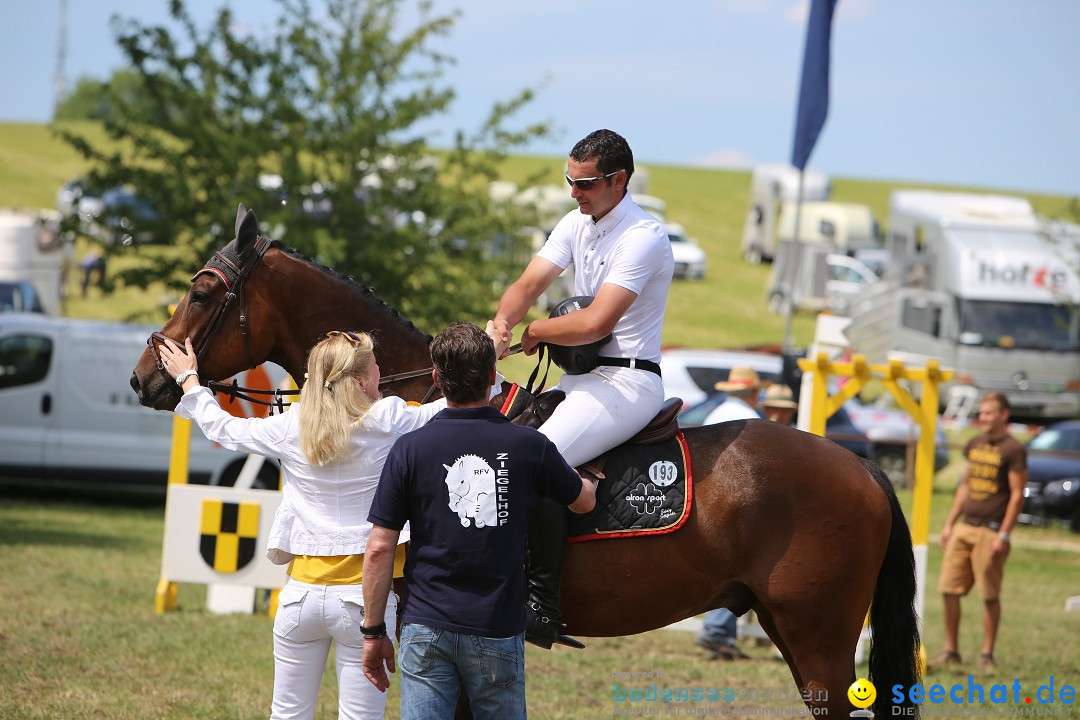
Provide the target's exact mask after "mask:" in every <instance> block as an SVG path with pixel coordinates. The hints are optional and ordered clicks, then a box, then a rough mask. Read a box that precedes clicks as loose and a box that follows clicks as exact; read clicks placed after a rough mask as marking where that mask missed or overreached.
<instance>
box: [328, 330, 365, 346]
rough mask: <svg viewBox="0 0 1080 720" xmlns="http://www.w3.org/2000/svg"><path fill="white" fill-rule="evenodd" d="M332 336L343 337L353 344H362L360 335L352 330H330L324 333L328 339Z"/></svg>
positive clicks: (362, 339) (362, 340)
mask: <svg viewBox="0 0 1080 720" xmlns="http://www.w3.org/2000/svg"><path fill="white" fill-rule="evenodd" d="M332 337H343V338H345V339H346V340H348V341H349V342H350V343H352V344H353V345H363V344H364V338H362V337H360V335H358V334H356V333H354V332H350V331H349V330H331V331H330V332H328V333H326V338H327V339H328V340H329V339H330V338H332Z"/></svg>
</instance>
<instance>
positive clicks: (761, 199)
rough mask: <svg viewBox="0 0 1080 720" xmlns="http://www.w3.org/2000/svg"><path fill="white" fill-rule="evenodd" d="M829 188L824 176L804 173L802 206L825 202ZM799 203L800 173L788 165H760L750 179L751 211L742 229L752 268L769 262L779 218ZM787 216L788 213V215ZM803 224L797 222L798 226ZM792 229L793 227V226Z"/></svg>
mask: <svg viewBox="0 0 1080 720" xmlns="http://www.w3.org/2000/svg"><path fill="white" fill-rule="evenodd" d="M831 192H832V184H831V183H830V182H829V178H828V176H827V175H825V174H824V173H820V172H818V171H816V170H810V169H807V170H806V171H805V172H804V173H803V178H802V199H803V202H804V203H805V202H809V201H823V200H828V199H829V195H830V193H831ZM798 199H799V171H798V169H797V168H794V167H792V166H791V165H759V166H758V167H756V168H754V173H753V176H752V177H751V179H750V209H749V211H748V212H747V214H746V224H745V226H744V227H743V237H742V251H743V258H744V259H745V260H746V261H747V262H748V263H751V264H753V265H756V264H758V263H760V262H762V261H763V260H772V259H773V257H775V256H776V254H777V252H778V248H779V235H780V233H779V229H780V216H781V214H782V212H783V211H784V210H785V207H786V206H787V205H791V206H792V207H794V203H795V202H796V201H797V200H798ZM788 212H790V211H788ZM801 224H802V221H801V220H800V225H801ZM792 226H793V227H794V223H793V225H792Z"/></svg>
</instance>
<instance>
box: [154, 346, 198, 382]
mask: <svg viewBox="0 0 1080 720" xmlns="http://www.w3.org/2000/svg"><path fill="white" fill-rule="evenodd" d="M184 347H185V348H186V349H187V354H186V355H185V354H184V352H183V350H181V349H180V348H179V347H178V346H177V345H176V343H174V342H173V341H172V340H170V339H169V338H165V342H164V343H163V344H162V345H161V346H160V347H159V348H158V352H159V353H160V355H161V363H162V365H164V366H165V371H166V372H167V373H169V375H171V376H172V377H173V378H175V377H176V376H177V375H179V374H180V373H182V372H184V371H185V370H194V371H195V372H198V371H199V361H198V360H196V358H195V349H194V348H192V347H191V338H185V339H184Z"/></svg>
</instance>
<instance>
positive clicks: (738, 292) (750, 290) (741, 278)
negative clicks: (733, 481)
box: [0, 123, 1068, 347]
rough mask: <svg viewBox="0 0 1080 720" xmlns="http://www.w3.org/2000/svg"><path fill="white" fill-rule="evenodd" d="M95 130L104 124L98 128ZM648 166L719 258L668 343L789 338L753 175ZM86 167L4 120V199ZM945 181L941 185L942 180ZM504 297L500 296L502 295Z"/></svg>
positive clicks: (110, 305) (691, 295) (686, 288)
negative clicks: (749, 251) (747, 229)
mask: <svg viewBox="0 0 1080 720" xmlns="http://www.w3.org/2000/svg"><path fill="white" fill-rule="evenodd" d="M90 129H91V131H98V132H100V130H98V129H97V128H90ZM645 165H646V167H647V168H648V170H649V173H650V184H649V193H650V194H652V195H656V196H658V197H661V198H663V199H664V200H665V201H666V202H667V206H668V216H669V217H670V218H671V219H672V220H674V221H676V222H679V223H681V224H683V225H684V226H685V227H686V229H687V231H688V232H689V234H690V235H691V236H693V237H695V238H697V240H698V242H699V244H700V245H701V246H702V248H704V250H705V252H706V253H707V255H708V259H709V268H708V271H707V273H706V277H705V279H704V281H700V282H696V281H695V282H686V281H676V282H675V284H674V285H673V287H672V291H671V297H670V300H669V303H668V313H667V319H666V322H665V327H664V342H665V343H666V344H671V345H687V346H695V347H739V346H746V345H756V344H767V343H779V342H781V341H782V340H783V328H784V319H783V318H782V317H781V316H777V315H772V314H770V313H769V311H768V309H767V306H766V298H765V283H766V281H767V278H768V274H769V267H768V266H767V265H761V266H749V265H747V264H746V263H744V262H743V261H742V259H741V252H740V242H741V238H742V228H743V222H744V220H745V217H746V211H747V206H748V203H749V188H750V174H749V173H748V172H733V171H723V170H709V169H702V168H686V167H669V166H662V165H651V164H645ZM563 168H564V158H541V157H515V158H512V159H510V160H509V161H508V162H507V164H506V167H505V171H504V176H505V178H506V179H508V180H513V181H516V182H521V181H523V180H524V179H525V178H526V177H527V176H528V175H529V174H531V173H535V172H537V171H542V172H543V173H544V177H545V178H547V179H548V182H552V183H561V182H562V179H561V178H562V173H563ZM84 169H85V164H84V162H83V161H82V159H81V158H79V157H78V156H77V155H76V154H75V152H74V151H73V150H72V149H71V148H70V147H68V146H67V145H65V144H63V143H62V142H60V141H59V140H57V139H55V137H54V136H53V135H52V133H51V131H50V130H49V128H48V127H46V126H43V125H29V124H10V123H9V124H3V123H0V207H23V208H39V207H52V206H53V205H54V203H55V198H56V191H57V189H58V188H59V187H60V186H61V185H62V184H63V183H64V182H66V181H67V180H68V179H70V178H72V177H74V176H76V175H78V174H79V173H80V172H82V171H83V170H84ZM833 187H834V190H833V197H834V199H835V200H837V201H840V202H854V203H862V204H865V205H868V206H870V208H872V209H873V211H874V214H875V215H876V216H877V217H878V219H879V221H881V222H883V223H884V222H885V220H886V219H887V217H888V202H889V193H890V192H891V191H892V190H894V189H897V188H901V187H929V188H933V187H935V186H931V185H913V184H910V183H908V184H902V183H891V182H885V181H867V180H854V179H845V178H834V179H833ZM937 187H938V188H939V189H940V187H941V186H937ZM949 189H953V190H957V189H966V188H949ZM1026 197H1028V199H1029V200H1030V201H1031V202H1032V204H1033V205H1034V206H1035V208H1036V210H1038V211H1039V212H1041V213H1044V214H1047V215H1061V214H1063V213H1064V211H1065V209H1066V207H1067V203H1068V199H1067V198H1063V197H1053V196H1043V195H1027V196H1026ZM238 200H242V198H238ZM256 210H258V208H256ZM222 212H223V217H225V216H227V215H228V211H227V209H223V211H222ZM79 250H80V251H81V252H77V255H78V256H81V254H82V252H85V248H80V249H79ZM73 295H76V294H74V293H73ZM167 297H168V294H167V293H166V292H165V291H164V290H163V289H151V290H148V291H143V290H137V289H132V288H124V289H121V290H120V291H119V292H118V293H117V294H115V295H114V296H112V297H109V298H101V297H99V296H97V295H95V294H94V293H91V297H89V298H88V299H86V300H83V299H82V298H79V297H75V296H73V297H72V298H70V299H69V301H68V303H67V307H66V309H65V312H66V314H68V315H73V316H77V317H100V318H105V319H116V320H124V319H131V318H140V319H145V320H155V319H157V318H159V317H161V313H162V312H163V311H162V309H161V307H162V301H163V300H165V299H167ZM497 300H498V298H497V297H494V296H493V297H492V302H493V303H495V302H496V301H497ZM470 319H473V320H480V319H481V318H470ZM813 324H814V321H813V317H812V316H811V315H807V314H804V315H799V316H797V317H796V318H795V322H794V333H795V340H796V343H797V344H805V343H807V342H809V340H810V339H811V337H812V334H813Z"/></svg>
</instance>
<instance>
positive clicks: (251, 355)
mask: <svg viewBox="0 0 1080 720" xmlns="http://www.w3.org/2000/svg"><path fill="white" fill-rule="evenodd" d="M268 247H269V241H268V240H266V239H264V238H262V237H260V236H259V224H258V221H257V220H256V218H255V213H253V212H252V211H250V210H247V209H246V208H245V207H244V206H243V205H240V207H239V208H238V210H237V212H236V237H235V238H234V239H233V240H232V241H231V242H230V243H229V244H228V245H226V246H225V247H224V248H222V249H221V250H220V251H218V252H216V253H214V257H212V258H211V259H210V260H209V261H208V262H207V263H206V265H205V266H204V267H203V269H202V270H200V271H199V272H197V273H196V274H195V277H194V278H192V282H191V289H190V290H188V293H187V295H186V296H185V297H184V299H183V300H181V301H180V304H179V305H178V306H177V308H176V312H174V313H173V316H172V317H171V318H169V321H168V322H167V323H165V326H164V327H162V328H161V330H160V331H159V332H157V333H154V335H152V336H151V338H150V339H149V340H148V342H147V348H146V350H145V351H144V352H143V354H142V357H140V358H139V362H138V364H137V365H136V366H135V370H134V372H133V373H132V375H131V387H132V388H133V389H134V390H135V392H136V393H138V395H139V402H140V403H141V404H143V405H145V406H147V407H152V408H154V409H156V410H172V409H173V408H175V407H176V404H177V403H178V402H179V401H180V396H181V391H180V388H179V387H177V385H176V383H175V382H173V380H172V378H171V377H170V376H169V374H168V373H166V372H165V370H164V369H163V368H162V365H161V362H160V356H159V354H158V348H159V346H160V343H161V342H162V341H163V338H169V339H170V340H172V341H173V342H175V343H176V344H177V345H179V346H181V347H183V345H184V338H188V337H190V338H191V342H192V345H193V347H194V348H195V352H196V355H197V357H198V360H199V374H200V376H202V377H203V378H209V379H214V380H222V379H225V378H228V377H231V376H232V375H235V374H236V373H238V372H241V371H243V370H246V369H248V368H250V367H254V366H255V365H258V364H260V363H262V362H263V361H264V360H266V359H267V357H268V356H269V355H270V354H271V351H272V349H273V343H274V333H273V332H272V330H271V329H272V328H273V327H274V326H275V325H276V322H275V320H276V318H275V317H274V315H273V310H272V309H271V308H270V307H269V305H268V303H267V298H268V297H269V295H270V294H271V286H272V284H273V283H272V282H271V279H270V277H269V271H268V270H267V269H266V267H265V264H264V263H262V262H261V260H262V256H263V253H265V252H266V250H267V249H268Z"/></svg>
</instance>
